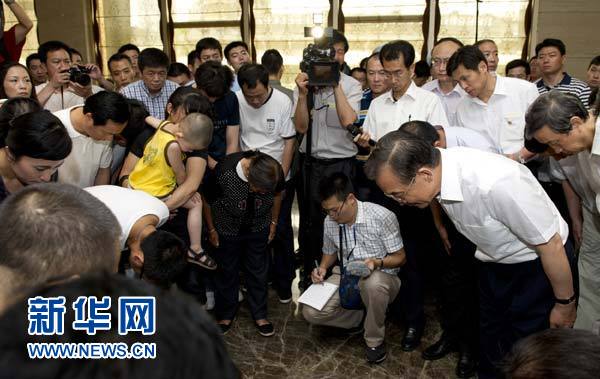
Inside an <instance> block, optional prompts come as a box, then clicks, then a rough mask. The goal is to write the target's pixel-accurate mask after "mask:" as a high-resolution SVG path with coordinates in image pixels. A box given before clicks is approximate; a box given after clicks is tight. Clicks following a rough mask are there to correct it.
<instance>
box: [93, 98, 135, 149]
mask: <svg viewBox="0 0 600 379" xmlns="http://www.w3.org/2000/svg"><path fill="white" fill-rule="evenodd" d="M83 114H84V120H85V121H84V122H85V124H86V125H85V126H84V128H85V131H86V133H87V134H88V135H89V137H90V138H92V139H95V140H98V141H112V140H113V138H114V136H116V135H118V134H120V133H121V131H122V130H123V128H125V125H127V121H128V120H129V104H128V103H127V100H126V99H125V97H123V95H121V94H119V93H116V92H111V91H101V92H98V93H95V94H93V95H92V96H90V97H88V98H87V99H85V103H84V104H83Z"/></svg>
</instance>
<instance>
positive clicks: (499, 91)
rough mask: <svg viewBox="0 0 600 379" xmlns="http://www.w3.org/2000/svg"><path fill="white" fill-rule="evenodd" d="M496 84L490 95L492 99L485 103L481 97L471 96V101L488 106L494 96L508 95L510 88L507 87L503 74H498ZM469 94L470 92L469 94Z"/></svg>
mask: <svg viewBox="0 0 600 379" xmlns="http://www.w3.org/2000/svg"><path fill="white" fill-rule="evenodd" d="M495 78H496V85H495V86H494V92H492V96H490V99H489V100H488V102H487V103H484V102H483V101H482V100H481V99H480V98H478V97H471V96H469V98H470V99H471V101H473V102H475V103H477V104H480V105H484V106H487V105H488V104H489V103H490V100H492V98H493V97H494V96H508V90H507V88H506V78H505V77H503V76H501V75H496V76H495ZM467 95H468V94H467Z"/></svg>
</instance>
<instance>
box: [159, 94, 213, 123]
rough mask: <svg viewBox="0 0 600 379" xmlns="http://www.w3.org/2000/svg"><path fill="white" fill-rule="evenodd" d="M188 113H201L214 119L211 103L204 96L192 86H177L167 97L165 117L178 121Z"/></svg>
mask: <svg viewBox="0 0 600 379" xmlns="http://www.w3.org/2000/svg"><path fill="white" fill-rule="evenodd" d="M190 113H202V114H204V115H206V116H208V117H210V118H211V119H214V108H213V105H212V104H211V102H210V101H209V100H208V98H207V97H206V96H204V95H203V94H202V93H200V91H198V90H196V89H194V88H192V87H179V88H177V89H176V90H175V91H173V93H172V94H171V96H170V97H169V101H168V102H167V109H166V110H165V118H166V119H168V120H169V121H171V122H174V123H178V122H180V121H181V120H183V118H184V117H185V116H187V115H188V114H190Z"/></svg>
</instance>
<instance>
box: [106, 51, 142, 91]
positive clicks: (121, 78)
mask: <svg viewBox="0 0 600 379" xmlns="http://www.w3.org/2000/svg"><path fill="white" fill-rule="evenodd" d="M108 70H109V71H110V76H111V78H112V80H113V81H114V82H115V85H116V88H117V89H119V88H123V87H125V86H126V85H128V84H130V83H133V82H134V81H135V72H136V71H135V69H134V68H133V64H132V63H131V58H129V57H128V56H127V55H125V54H119V53H117V54H114V55H112V56H111V57H110V58H109V59H108Z"/></svg>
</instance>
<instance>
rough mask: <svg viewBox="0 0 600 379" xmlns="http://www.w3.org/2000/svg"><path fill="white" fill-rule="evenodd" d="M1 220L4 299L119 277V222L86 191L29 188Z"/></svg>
mask: <svg viewBox="0 0 600 379" xmlns="http://www.w3.org/2000/svg"><path fill="white" fill-rule="evenodd" d="M25 116H27V115H25ZM25 116H21V117H25ZM0 217H1V219H2V222H3V227H2V228H1V229H0V271H2V275H0V282H2V283H1V284H2V285H1V286H0V288H1V289H0V291H1V293H3V294H4V295H9V296H10V297H11V298H12V297H13V296H15V292H16V293H18V292H20V291H21V290H23V289H24V287H34V286H36V285H40V284H44V283H48V282H51V281H56V280H65V279H68V278H71V277H73V276H77V275H84V274H87V273H92V272H101V271H108V272H116V271H117V265H118V260H119V253H120V243H119V236H120V234H121V228H120V226H119V222H118V221H117V219H116V218H115V216H114V215H113V213H112V212H111V211H110V210H109V209H108V208H107V207H106V205H104V204H103V203H102V202H101V201H100V200H98V199H96V198H95V197H94V196H92V195H91V194H89V193H87V192H86V191H84V190H83V189H81V188H78V187H75V186H73V185H69V184H57V183H43V184H36V185H31V186H27V187H26V188H24V189H22V190H21V191H19V192H17V193H15V194H13V195H11V196H9V197H8V198H7V199H6V200H4V202H3V203H2V205H1V206H0ZM0 297H3V296H0ZM6 300H7V299H6V298H4V299H0V303H6Z"/></svg>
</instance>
